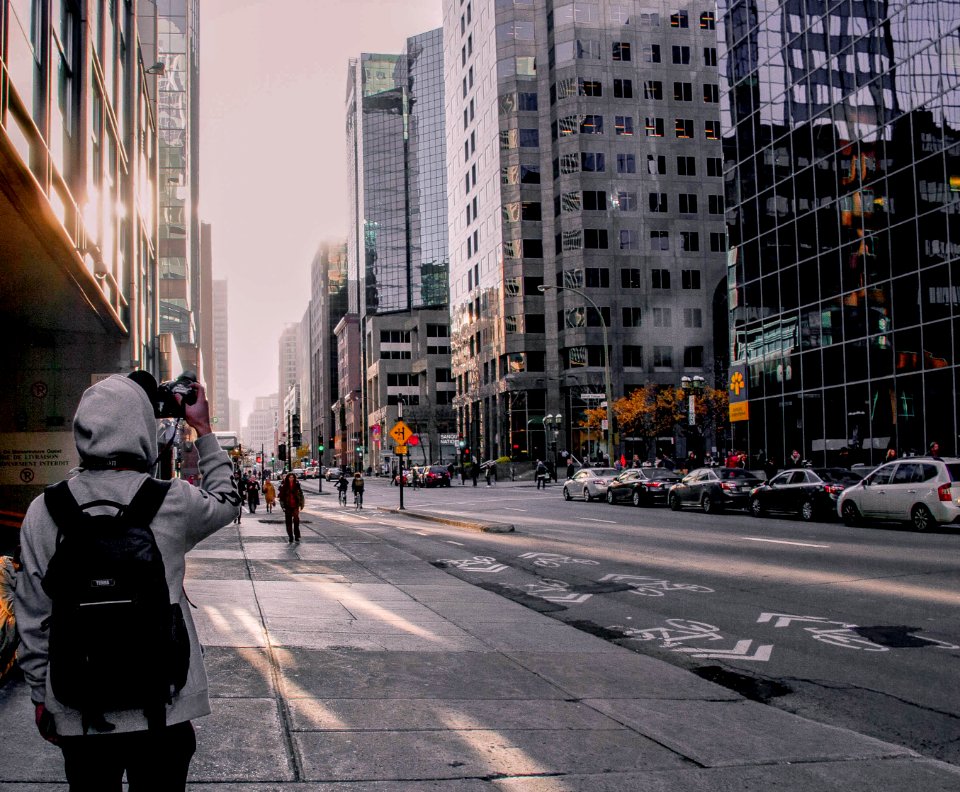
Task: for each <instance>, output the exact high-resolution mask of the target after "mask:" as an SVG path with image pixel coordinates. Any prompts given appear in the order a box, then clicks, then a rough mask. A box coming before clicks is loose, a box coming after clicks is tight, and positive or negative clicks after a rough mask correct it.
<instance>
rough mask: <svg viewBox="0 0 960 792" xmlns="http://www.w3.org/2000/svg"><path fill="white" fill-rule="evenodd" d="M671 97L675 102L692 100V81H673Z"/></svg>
mask: <svg viewBox="0 0 960 792" xmlns="http://www.w3.org/2000/svg"><path fill="white" fill-rule="evenodd" d="M673 98H674V100H675V101H677V102H692V101H693V83H688V82H675V83H674V84H673Z"/></svg>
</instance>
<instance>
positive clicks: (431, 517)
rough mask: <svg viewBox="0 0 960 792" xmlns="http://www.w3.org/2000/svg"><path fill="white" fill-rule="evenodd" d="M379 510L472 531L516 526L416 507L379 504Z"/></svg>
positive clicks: (500, 530)
mask: <svg viewBox="0 0 960 792" xmlns="http://www.w3.org/2000/svg"><path fill="white" fill-rule="evenodd" d="M377 511H381V512H387V513H388V514H399V515H403V516H405V517H414V518H415V519H417V520H427V521H428V522H435V523H442V524H444V525H453V526H456V527H457V528H469V529H470V530H472V531H479V532H480V533H513V531H514V530H515V528H514V527H513V525H512V524H511V523H485V522H476V521H473V522H467V521H466V520H457V519H454V518H453V517H441V516H439V515H436V514H430V513H429V512H421V511H416V510H414V509H403V511H401V510H400V509H391V508H388V507H386V506H378V507H377Z"/></svg>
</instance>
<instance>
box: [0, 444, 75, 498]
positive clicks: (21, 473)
mask: <svg viewBox="0 0 960 792" xmlns="http://www.w3.org/2000/svg"><path fill="white" fill-rule="evenodd" d="M79 464H80V457H79V455H78V454H77V445H76V442H75V441H74V438H73V432H9V433H4V434H0V484H5V485H19V486H30V485H32V486H44V487H45V486H46V485H47V484H55V483H56V482H58V481H60V480H61V479H64V478H66V477H67V474H68V473H69V472H70V471H71V470H72V469H73V468H75V467H76V466H77V465H79Z"/></svg>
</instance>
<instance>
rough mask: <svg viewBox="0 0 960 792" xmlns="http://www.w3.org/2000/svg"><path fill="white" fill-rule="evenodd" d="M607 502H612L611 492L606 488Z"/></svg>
mask: <svg viewBox="0 0 960 792" xmlns="http://www.w3.org/2000/svg"><path fill="white" fill-rule="evenodd" d="M607 503H609V504H611V505H612V504H613V493H612V492H611V491H610V490H607Z"/></svg>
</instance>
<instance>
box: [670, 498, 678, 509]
mask: <svg viewBox="0 0 960 792" xmlns="http://www.w3.org/2000/svg"><path fill="white" fill-rule="evenodd" d="M670 510H671V511H680V498H678V497H677V496H676V495H671V496H670Z"/></svg>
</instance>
